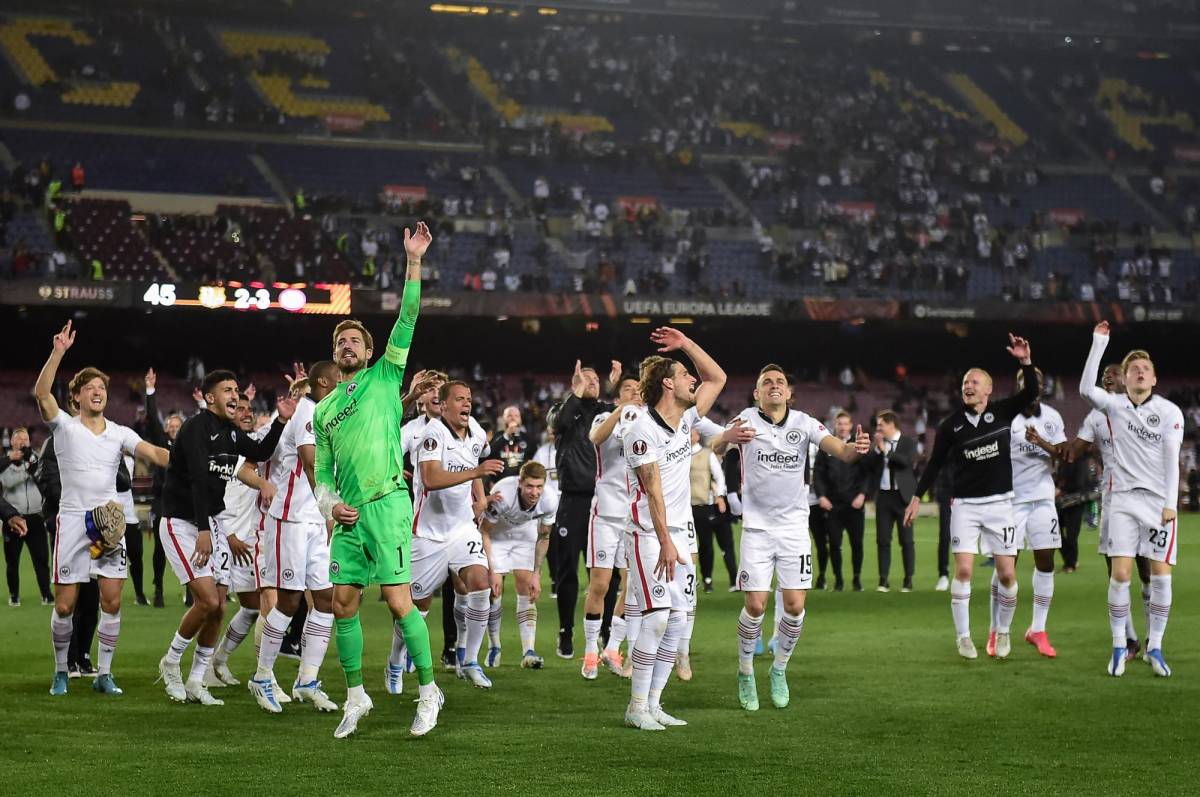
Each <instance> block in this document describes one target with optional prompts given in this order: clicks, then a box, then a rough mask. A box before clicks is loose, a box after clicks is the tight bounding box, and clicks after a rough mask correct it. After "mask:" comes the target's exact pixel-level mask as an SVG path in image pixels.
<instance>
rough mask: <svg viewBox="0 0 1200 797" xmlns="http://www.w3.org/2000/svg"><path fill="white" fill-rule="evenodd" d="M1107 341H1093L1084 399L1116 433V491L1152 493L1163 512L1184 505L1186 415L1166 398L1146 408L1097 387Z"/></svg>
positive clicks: (1103, 338)
mask: <svg viewBox="0 0 1200 797" xmlns="http://www.w3.org/2000/svg"><path fill="white" fill-rule="evenodd" d="M1107 347H1108V336H1107V335H1097V334H1093V335H1092V349H1091V351H1090V352H1089V353H1088V359H1087V364H1086V365H1085V366H1084V369H1083V376H1082V377H1081V379H1080V380H1079V395H1080V396H1082V397H1083V398H1084V399H1085V400H1086V401H1087V402H1088V403H1089V404H1091V405H1092V406H1093V407H1095V408H1096V409H1097V410H1099V411H1100V412H1102V413H1104V415H1105V416H1106V417H1107V418H1108V422H1109V426H1110V427H1111V429H1112V462H1113V467H1112V472H1111V476H1112V482H1111V483H1112V491H1113V492H1114V493H1121V492H1128V491H1130V490H1147V491H1149V492H1152V493H1154V494H1155V495H1158V496H1161V497H1162V499H1163V508H1165V509H1172V510H1173V509H1176V508H1177V507H1178V505H1179V451H1180V449H1181V448H1182V446H1183V412H1182V411H1181V410H1180V409H1179V407H1177V406H1176V405H1175V404H1173V403H1172V402H1170V401H1168V400H1167V399H1165V398H1163V397H1162V396H1156V395H1153V394H1152V395H1151V396H1150V397H1149V398H1148V399H1146V400H1145V401H1143V402H1142V403H1141V404H1134V403H1133V400H1132V399H1131V398H1130V397H1129V396H1128V394H1124V393H1107V392H1105V391H1104V389H1103V388H1101V387H1099V386H1098V385H1097V384H1096V380H1097V379H1098V377H1099V372H1100V361H1101V359H1102V358H1103V357H1104V350H1105V348H1107Z"/></svg>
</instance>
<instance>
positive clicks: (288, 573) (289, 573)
mask: <svg viewBox="0 0 1200 797" xmlns="http://www.w3.org/2000/svg"><path fill="white" fill-rule="evenodd" d="M295 577H296V573H295V572H294V571H293V570H292V569H291V568H290V567H289V568H288V569H287V570H284V571H283V580H284V581H291V580H292V579H293V578H295Z"/></svg>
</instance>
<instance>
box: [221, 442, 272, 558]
mask: <svg viewBox="0 0 1200 797" xmlns="http://www.w3.org/2000/svg"><path fill="white" fill-rule="evenodd" d="M245 462H246V458H245V457H238V461H237V467H235V468H234V470H233V472H234V473H235V474H236V473H237V472H238V471H240V470H241V469H242V465H243V464H244V463H245ZM264 467H265V466H264V465H259V466H258V472H259V475H260V476H261V475H262V473H263V469H264ZM264 478H266V477H264ZM224 503H225V511H223V512H222V513H221V514H219V515H217V525H219V526H220V527H221V531H223V532H225V536H227V537H237V538H238V539H239V540H242V541H245V540H246V539H248V538H249V537H250V535H251V534H252V533H254V532H255V531H256V530H257V529H258V528H259V525H260V523H261V522H262V521H264V520H265V518H264V513H263V512H262V511H260V510H259V506H258V490H255V489H254V488H253V487H250V486H248V485H245V484H242V481H241V479H238V478H237V477H236V476H235V477H234V478H232V479H230V480H229V481H227V482H226V483H225V499H224Z"/></svg>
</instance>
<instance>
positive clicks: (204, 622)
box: [158, 370, 296, 706]
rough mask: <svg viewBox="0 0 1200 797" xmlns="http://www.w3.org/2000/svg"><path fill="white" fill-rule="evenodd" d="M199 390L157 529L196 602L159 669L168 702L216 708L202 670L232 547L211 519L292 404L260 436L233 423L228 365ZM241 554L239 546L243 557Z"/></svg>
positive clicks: (283, 402) (233, 389)
mask: <svg viewBox="0 0 1200 797" xmlns="http://www.w3.org/2000/svg"><path fill="white" fill-rule="evenodd" d="M200 392H201V395H203V396H204V401H205V405H206V409H205V410H204V411H202V412H200V413H197V414H196V415H193V416H192V417H191V418H189V419H188V420H187V421H185V422H184V424H183V426H182V427H181V428H180V430H179V435H178V436H177V437H176V438H175V447H174V448H173V449H172V450H171V463H170V466H169V467H168V468H167V479H166V482H165V485H164V487H163V517H162V519H161V520H160V521H159V527H158V534H159V536H160V537H162V540H163V548H164V549H165V550H166V553H167V561H168V562H169V563H170V565H171V569H172V570H173V571H174V572H175V575H176V577H177V578H178V579H179V583H180V584H183V585H185V586H186V587H187V588H188V589H189V590H190V591H191V593H192V597H193V603H192V606H191V607H190V608H189V609H188V610H187V612H186V613H185V614H184V615H183V619H182V620H180V622H179V629H178V630H177V631H176V632H175V636H174V638H173V639H172V640H171V644H170V646H169V647H168V648H167V652H166V653H165V654H164V655H163V657H162V659H161V660H159V663H158V672H159V676H160V677H161V678H162V681H163V683H164V684H165V685H166V692H167V697H169V698H171V699H172V700H176V701H178V702H180V703H184V702H194V703H200V704H201V705H205V706H220V705H224V701H222V700H219V699H217V698H215V697H213V696H212V695H211V694H209V692H208V689H207V688H206V687H205V686H204V675H205V673H206V672H207V671H208V665H209V664H210V663H211V662H212V658H213V653H214V649H215V647H216V644H217V640H218V637H219V636H220V633H221V618H222V617H223V616H224V613H225V594H226V591H227V590H228V587H229V584H230V561H229V560H230V554H231V551H230V545H229V541H228V539H227V536H226V532H225V530H224V528H222V526H221V524H220V522H219V521H215V520H214V519H215V518H216V517H218V516H219V515H220V514H221V513H222V512H223V511H224V510H225V503H224V499H225V490H226V487H227V484H228V482H229V481H230V480H231V479H233V478H235V475H236V473H237V464H238V458H239V457H245V458H246V459H248V460H250V461H252V462H261V461H263V460H265V459H267V458H268V457H270V456H271V453H272V452H273V451H274V450H275V445H276V444H277V443H278V442H279V436H280V434H281V433H282V432H283V428H284V424H286V423H287V420H288V418H290V417H291V415H292V412H293V411H294V410H295V407H296V403H295V401H293V400H292V399H290V398H284V399H280V401H279V402H278V404H277V406H276V409H277V410H278V412H279V414H278V417H277V418H276V420H275V422H274V423H273V424H271V428H270V430H269V431H268V432H267V434H266V435H265V436H264V437H263V438H262V440H255V439H254V438H253V437H251V436H250V435H249V434H247V433H246V432H244V431H242V429H240V428H238V427H237V426H235V425H234V420H235V419H236V417H237V406H238V395H239V394H238V384H237V377H236V376H235V375H234V374H233V373H232V372H231V371H221V370H217V371H210V372H209V373H208V374H207V375H206V376H205V377H204V382H203V383H202V384H201V386H200ZM246 553H247V551H240V555H241V556H243V557H244V556H245V555H246ZM193 639H195V640H196V651H195V653H194V655H193V656H192V669H191V671H190V673H189V675H188V678H187V681H186V682H184V680H183V677H182V672H181V671H180V666H179V663H180V661H181V660H182V659H183V654H184V652H185V651H186V650H187V648H188V645H190V644H191V642H192V640H193Z"/></svg>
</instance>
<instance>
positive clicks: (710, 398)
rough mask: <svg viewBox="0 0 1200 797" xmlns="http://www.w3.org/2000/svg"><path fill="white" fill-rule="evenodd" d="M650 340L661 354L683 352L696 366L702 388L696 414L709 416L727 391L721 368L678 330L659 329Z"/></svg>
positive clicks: (699, 390)
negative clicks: (723, 391)
mask: <svg viewBox="0 0 1200 797" xmlns="http://www.w3.org/2000/svg"><path fill="white" fill-rule="evenodd" d="M650 340H651V341H653V342H654V343H657V344H658V346H659V349H658V350H659V352H661V353H663V354H666V353H668V352H672V351H681V352H683V353H684V354H686V355H687V356H688V358H689V359H690V360H691V361H692V363H693V364H694V365H695V366H696V376H697V377H699V379H700V386H699V387H697V388H696V412H698V413H699V414H700V416H701V417H703V416H705V415H707V414H708V411H709V410H711V409H712V406H713V404H715V403H716V401H717V396H719V395H721V391H722V390H724V389H725V379H726V377H725V372H724V371H722V370H721V366H719V365H717V361H716V360H714V359H713V358H712V357H710V356H709V355H708V352H706V351H705V350H704V349H702V348H700V346H699V345H698V344H697V343H696V341H694V340H692V339H691V338H689V337H688V336H687V335H685V334H683V333H682V332H680V331H679V330H678V329H673V328H672V327H659V328H658V329H656V330H654V331H653V332H651V333H650Z"/></svg>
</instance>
